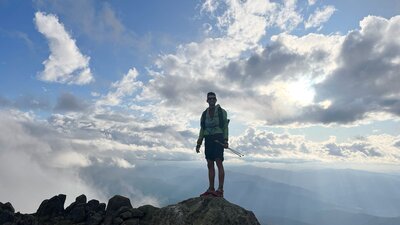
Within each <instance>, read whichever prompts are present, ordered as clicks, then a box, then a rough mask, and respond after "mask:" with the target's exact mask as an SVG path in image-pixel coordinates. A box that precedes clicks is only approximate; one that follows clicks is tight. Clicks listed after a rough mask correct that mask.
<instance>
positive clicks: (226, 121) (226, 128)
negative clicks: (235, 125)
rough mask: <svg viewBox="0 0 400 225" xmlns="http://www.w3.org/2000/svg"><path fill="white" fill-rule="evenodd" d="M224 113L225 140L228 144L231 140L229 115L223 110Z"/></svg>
mask: <svg viewBox="0 0 400 225" xmlns="http://www.w3.org/2000/svg"><path fill="white" fill-rule="evenodd" d="M222 113H223V114H224V140H225V143H228V139H229V128H228V126H229V120H228V113H227V112H226V111H225V110H223V111H222Z"/></svg>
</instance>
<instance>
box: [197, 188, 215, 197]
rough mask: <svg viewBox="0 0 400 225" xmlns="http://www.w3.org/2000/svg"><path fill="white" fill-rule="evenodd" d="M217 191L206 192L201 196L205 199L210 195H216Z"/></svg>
mask: <svg viewBox="0 0 400 225" xmlns="http://www.w3.org/2000/svg"><path fill="white" fill-rule="evenodd" d="M214 193H215V191H212V190H209V189H208V190H207V191H206V192H204V193H203V194H201V195H200V197H204V196H209V195H214Z"/></svg>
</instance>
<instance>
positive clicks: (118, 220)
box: [112, 217, 124, 225]
mask: <svg viewBox="0 0 400 225" xmlns="http://www.w3.org/2000/svg"><path fill="white" fill-rule="evenodd" d="M122 222H124V220H123V219H121V218H120V217H116V218H114V219H113V222H112V225H120V224H121V223H122Z"/></svg>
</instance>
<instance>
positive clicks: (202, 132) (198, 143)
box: [197, 128, 204, 145]
mask: <svg viewBox="0 0 400 225" xmlns="http://www.w3.org/2000/svg"><path fill="white" fill-rule="evenodd" d="M203 138H204V129H203V128H200V132H199V138H198V139H197V145H201V144H202V143H203Z"/></svg>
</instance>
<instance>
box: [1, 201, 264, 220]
mask: <svg viewBox="0 0 400 225" xmlns="http://www.w3.org/2000/svg"><path fill="white" fill-rule="evenodd" d="M65 198H66V196H65V195H58V196H55V197H53V198H51V199H49V200H45V201H43V202H42V204H41V205H40V207H39V209H38V211H37V213H36V214H31V215H29V214H21V213H14V208H13V207H12V205H11V204H10V203H6V204H2V203H0V225H172V224H174V225H211V224H218V225H228V224H229V225H259V222H258V221H257V218H256V217H255V216H254V214H253V213H252V212H250V211H247V210H245V209H243V208H241V207H239V206H237V205H234V204H232V203H229V202H228V201H227V200H225V199H223V198H214V197H205V198H204V197H203V198H191V199H188V200H186V201H183V202H180V203H178V204H175V205H169V206H166V207H164V208H156V207H154V206H151V205H145V206H141V207H139V208H132V205H131V203H130V200H129V199H128V198H125V197H122V196H119V195H116V196H114V197H113V198H111V199H110V200H109V202H108V205H107V209H106V205H105V204H104V203H99V201H97V200H91V201H89V202H87V203H86V197H85V196H84V195H81V196H79V197H78V198H76V201H75V202H74V203H73V204H71V207H69V208H68V211H67V209H66V210H63V208H64V202H65Z"/></svg>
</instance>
